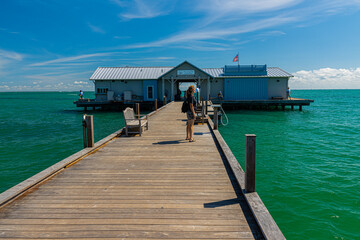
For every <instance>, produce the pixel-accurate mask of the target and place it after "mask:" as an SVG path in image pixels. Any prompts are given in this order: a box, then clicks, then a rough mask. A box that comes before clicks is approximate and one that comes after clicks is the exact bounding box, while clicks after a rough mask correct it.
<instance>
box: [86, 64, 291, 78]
mask: <svg viewBox="0 0 360 240" xmlns="http://www.w3.org/2000/svg"><path fill="white" fill-rule="evenodd" d="M173 68H174V67H98V68H97V69H96V71H95V72H94V73H93V74H92V76H91V77H90V80H142V79H147V80H151V79H158V78H159V77H160V76H162V75H164V74H165V73H166V72H168V71H170V70H172V69H173ZM201 69H202V70H203V71H204V72H206V73H208V74H209V75H211V76H213V77H214V78H233V77H236V78H239V77H293V75H291V74H290V73H288V72H285V71H284V70H282V69H281V68H278V67H268V68H267V75H264V76H224V69H223V68H201Z"/></svg>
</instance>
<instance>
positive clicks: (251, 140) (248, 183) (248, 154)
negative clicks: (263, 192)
mask: <svg viewBox="0 0 360 240" xmlns="http://www.w3.org/2000/svg"><path fill="white" fill-rule="evenodd" d="M255 145H256V135H255V134H245V191H246V192H247V193H250V192H255V154H256V149H255Z"/></svg>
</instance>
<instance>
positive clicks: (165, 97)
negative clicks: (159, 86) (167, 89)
mask: <svg viewBox="0 0 360 240" xmlns="http://www.w3.org/2000/svg"><path fill="white" fill-rule="evenodd" d="M164 105H166V96H164Z"/></svg>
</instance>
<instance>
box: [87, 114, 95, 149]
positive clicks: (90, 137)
mask: <svg viewBox="0 0 360 240" xmlns="http://www.w3.org/2000/svg"><path fill="white" fill-rule="evenodd" d="M85 121H86V130H87V131H86V135H87V147H94V122H93V116H92V115H86V117H85Z"/></svg>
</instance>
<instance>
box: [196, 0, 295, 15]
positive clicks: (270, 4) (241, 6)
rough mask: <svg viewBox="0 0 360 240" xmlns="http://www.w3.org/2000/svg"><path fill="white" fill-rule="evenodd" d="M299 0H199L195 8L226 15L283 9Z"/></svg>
mask: <svg viewBox="0 0 360 240" xmlns="http://www.w3.org/2000/svg"><path fill="white" fill-rule="evenodd" d="M299 2H301V1H299V0H257V1H248V0H201V1H198V4H197V9H199V10H202V11H206V12H211V13H212V14H213V13H217V14H221V15H225V14H226V15H228V14H230V13H234V14H241V13H244V12H248V13H254V12H266V11H274V10H278V9H283V8H286V7H289V6H293V5H295V4H297V3H299Z"/></svg>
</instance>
